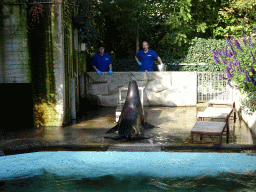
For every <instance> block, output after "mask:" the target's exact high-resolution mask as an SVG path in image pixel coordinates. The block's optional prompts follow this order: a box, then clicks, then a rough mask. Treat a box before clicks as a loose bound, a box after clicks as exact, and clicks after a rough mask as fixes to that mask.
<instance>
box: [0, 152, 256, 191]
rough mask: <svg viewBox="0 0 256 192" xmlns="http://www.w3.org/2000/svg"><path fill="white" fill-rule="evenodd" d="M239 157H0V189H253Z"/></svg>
mask: <svg viewBox="0 0 256 192" xmlns="http://www.w3.org/2000/svg"><path fill="white" fill-rule="evenodd" d="M255 170H256V157H255V156H249V155H247V154H245V153H189V152H170V153H167V152H110V151H107V152H81V151H80V152H74V151H61V152H35V153H26V154H19V155H10V156H2V157H0V190H3V191H15V190H16V191H17V190H18V191H35V189H36V191H184V190H187V191H202V190H207V191H241V190H250V191H253V190H255V188H256V177H255V176H256V171H255Z"/></svg>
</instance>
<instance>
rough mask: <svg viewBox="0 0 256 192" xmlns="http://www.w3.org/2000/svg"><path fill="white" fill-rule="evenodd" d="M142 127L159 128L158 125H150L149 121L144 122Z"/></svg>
mask: <svg viewBox="0 0 256 192" xmlns="http://www.w3.org/2000/svg"><path fill="white" fill-rule="evenodd" d="M144 128H145V129H152V128H159V127H157V126H155V125H152V124H150V123H147V122H145V125H144Z"/></svg>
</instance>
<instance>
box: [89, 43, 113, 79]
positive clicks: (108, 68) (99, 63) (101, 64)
mask: <svg viewBox="0 0 256 192" xmlns="http://www.w3.org/2000/svg"><path fill="white" fill-rule="evenodd" d="M104 51H105V47H104V45H101V46H100V48H99V53H97V54H95V55H94V57H93V61H92V67H93V69H95V71H96V73H97V74H98V75H100V74H101V72H108V73H109V75H111V74H112V73H113V71H112V61H111V58H110V56H109V54H107V53H104Z"/></svg>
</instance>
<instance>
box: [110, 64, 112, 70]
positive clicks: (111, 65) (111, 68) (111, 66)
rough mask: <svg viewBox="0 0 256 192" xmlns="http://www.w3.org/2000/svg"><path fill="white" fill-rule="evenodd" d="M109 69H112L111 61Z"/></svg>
mask: <svg viewBox="0 0 256 192" xmlns="http://www.w3.org/2000/svg"><path fill="white" fill-rule="evenodd" d="M109 70H111V71H112V63H111V64H109Z"/></svg>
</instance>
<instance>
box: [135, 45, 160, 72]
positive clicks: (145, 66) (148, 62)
mask: <svg viewBox="0 0 256 192" xmlns="http://www.w3.org/2000/svg"><path fill="white" fill-rule="evenodd" d="M142 46H143V50H141V51H139V52H138V53H137V54H136V56H135V60H136V61H137V63H138V64H139V65H140V66H141V67H140V71H153V63H154V59H157V60H158V61H159V63H160V64H163V62H162V60H161V58H160V57H159V56H158V55H157V54H156V52H155V51H153V50H151V49H149V44H148V42H147V41H143V43H142ZM139 57H140V58H141V62H139V59H138V58H139Z"/></svg>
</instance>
